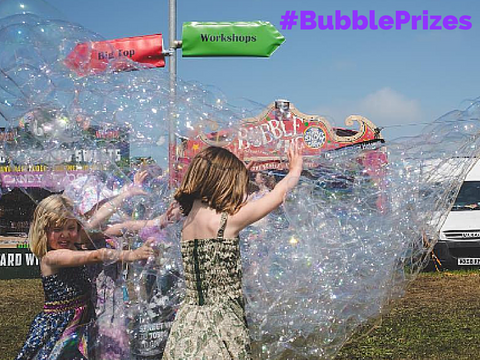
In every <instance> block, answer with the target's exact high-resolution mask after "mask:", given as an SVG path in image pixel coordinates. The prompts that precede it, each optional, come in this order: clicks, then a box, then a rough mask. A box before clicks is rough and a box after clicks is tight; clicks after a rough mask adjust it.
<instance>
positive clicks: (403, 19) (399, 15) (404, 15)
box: [395, 11, 410, 30]
mask: <svg viewBox="0 0 480 360" xmlns="http://www.w3.org/2000/svg"><path fill="white" fill-rule="evenodd" d="M409 21H410V14H409V13H408V12H407V11H397V12H396V13H395V29H397V30H402V24H408V22H409Z"/></svg>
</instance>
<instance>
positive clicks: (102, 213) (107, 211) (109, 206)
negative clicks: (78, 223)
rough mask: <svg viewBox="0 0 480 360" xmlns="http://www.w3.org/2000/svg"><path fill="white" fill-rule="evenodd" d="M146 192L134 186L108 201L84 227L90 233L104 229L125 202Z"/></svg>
mask: <svg viewBox="0 0 480 360" xmlns="http://www.w3.org/2000/svg"><path fill="white" fill-rule="evenodd" d="M145 194H146V192H145V191H144V190H142V188H140V187H138V186H132V187H130V188H129V189H128V190H126V191H124V192H122V193H120V194H119V195H117V196H115V197H114V198H112V199H110V200H108V201H107V202H105V203H104V204H103V205H102V206H100V208H99V209H98V210H97V211H95V213H94V214H93V215H92V217H91V218H90V219H88V221H86V223H85V224H83V226H84V227H85V230H87V231H90V230H96V229H99V228H101V227H102V225H103V224H105V223H106V222H107V221H108V219H109V218H110V217H111V216H112V215H113V214H114V213H115V212H117V211H118V209H120V207H121V206H122V204H123V202H124V201H125V200H126V199H128V198H130V197H132V196H135V195H145Z"/></svg>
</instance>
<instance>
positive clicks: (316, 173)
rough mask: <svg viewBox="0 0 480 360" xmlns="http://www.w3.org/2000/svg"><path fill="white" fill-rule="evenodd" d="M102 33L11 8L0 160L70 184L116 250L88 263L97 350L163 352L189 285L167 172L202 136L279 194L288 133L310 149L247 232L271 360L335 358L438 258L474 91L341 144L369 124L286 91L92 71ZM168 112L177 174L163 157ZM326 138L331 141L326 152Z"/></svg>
mask: <svg viewBox="0 0 480 360" xmlns="http://www.w3.org/2000/svg"><path fill="white" fill-rule="evenodd" d="M0 9H1V8H0ZM0 14H2V12H0ZM97 40H101V38H100V37H99V36H98V35H96V34H93V33H91V32H89V31H87V30H85V29H83V28H81V27H79V26H76V25H72V24H68V23H65V22H60V21H52V20H47V19H45V18H42V17H39V16H36V15H28V14H17V15H15V14H14V15H13V16H10V17H6V18H3V19H1V20H0V44H1V45H2V46H0V99H1V102H0V116H1V118H2V120H4V121H5V123H6V128H7V129H6V132H5V134H4V136H3V138H2V140H3V146H2V151H3V153H2V157H3V159H4V160H5V161H4V164H9V165H11V169H10V171H3V172H2V174H3V175H8V176H10V177H11V178H12V179H14V180H12V182H11V183H10V185H9V186H12V187H14V186H17V187H22V186H23V187H28V186H32V184H33V183H34V184H35V186H41V187H43V188H46V189H49V190H51V191H53V192H61V191H64V194H65V195H66V196H68V197H69V198H70V199H71V200H72V201H73V203H74V206H75V216H76V217H77V218H78V220H79V222H81V223H82V224H83V226H84V227H85V228H86V229H87V230H88V232H89V234H90V237H91V238H90V240H89V241H87V242H86V243H85V244H80V245H82V246H84V247H89V248H96V247H98V248H100V247H107V248H108V249H109V250H108V256H107V260H106V262H105V264H101V266H99V267H97V268H92V269H90V270H91V272H92V275H93V278H94V284H95V286H96V291H94V293H95V294H96V297H95V298H94V299H93V301H94V302H95V306H96V312H97V319H98V325H99V336H98V338H97V339H98V340H97V342H96V348H97V351H98V353H99V354H101V355H99V356H100V357H101V358H112V359H114V358H115V359H116V358H118V359H133V358H134V357H136V356H159V354H160V353H161V351H162V349H163V346H164V344H165V340H166V338H167V335H168V329H169V328H170V326H171V324H172V321H173V319H174V316H175V312H176V310H177V309H178V306H179V304H180V303H181V300H182V298H183V296H184V295H183V288H184V283H183V277H182V273H183V269H182V261H181V252H180V233H181V228H182V222H181V221H179V222H175V221H171V222H172V223H170V224H165V223H162V221H163V220H164V218H162V217H161V215H162V214H165V213H168V212H169V209H170V208H169V206H170V203H171V201H172V188H171V187H170V186H169V185H170V183H171V181H172V179H174V180H177V181H178V180H179V178H180V176H181V174H182V172H183V171H184V170H185V169H186V167H187V166H188V163H189V161H190V160H191V158H192V157H193V156H194V155H195V154H196V153H197V152H198V151H199V150H200V149H201V148H203V147H205V146H206V145H220V146H224V147H227V148H230V149H236V151H237V153H238V156H239V157H240V158H241V159H243V160H245V161H250V160H252V159H254V158H255V159H256V160H258V164H257V165H255V167H254V168H253V169H254V171H255V172H261V173H262V176H263V180H262V179H261V177H259V179H258V181H256V184H255V186H257V189H255V190H254V191H255V194H252V198H254V199H258V198H260V197H261V196H263V195H265V193H267V192H268V191H270V190H271V187H270V188H268V186H267V187H265V186H264V185H266V183H267V180H268V181H270V180H273V179H274V180H275V181H276V182H278V181H280V180H281V179H282V178H284V176H285V174H286V169H287V164H286V149H288V146H289V145H290V143H291V142H292V141H298V142H300V143H301V144H306V145H308V146H306V147H305V148H304V151H305V153H306V155H305V168H304V171H303V173H302V176H301V179H300V183H299V185H298V186H297V187H296V188H295V189H293V190H292V191H291V192H290V193H289V194H288V196H287V198H286V199H285V202H284V204H283V205H282V206H281V207H280V208H279V209H277V210H276V211H274V212H272V213H271V214H269V215H268V217H267V218H266V219H264V220H262V221H261V222H259V223H257V224H253V225H252V226H251V227H249V228H247V229H246V230H245V231H244V232H243V233H242V239H243V241H242V245H241V246H242V257H243V260H244V264H243V265H244V269H243V270H244V277H243V285H244V289H245V294H244V295H245V297H246V299H247V300H248V301H247V317H248V324H249V328H250V332H251V336H252V340H253V344H252V345H253V355H254V357H255V358H259V359H279V358H324V359H330V358H333V357H334V355H335V354H336V353H337V352H338V350H339V349H340V348H341V346H342V345H343V344H344V343H345V342H346V340H347V339H348V338H349V336H351V334H352V332H353V331H354V330H355V329H356V328H357V327H358V325H360V324H363V323H365V322H366V321H368V320H369V319H371V318H373V317H375V316H378V315H379V314H381V313H383V312H385V311H386V310H387V309H388V304H389V303H390V301H391V300H392V299H394V298H396V297H398V296H401V295H402V294H403V291H404V289H405V286H406V284H407V283H408V282H409V281H410V280H411V279H413V277H414V276H415V274H416V273H417V272H418V271H419V270H420V269H421V268H422V266H423V265H424V264H425V263H426V262H427V261H428V251H429V250H431V248H432V247H433V245H434V244H435V242H436V241H437V240H438V232H439V229H440V227H441V224H442V222H443V221H444V219H445V217H446V215H447V213H448V211H449V208H450V206H451V204H452V202H453V200H454V199H455V196H456V194H457V192H458V189H459V187H460V185H461V183H462V181H463V177H464V175H465V174H466V173H467V171H468V170H469V168H470V167H471V166H472V163H473V161H474V160H473V159H474V156H478V147H479V139H478V134H479V123H478V120H475V119H478V118H479V116H478V112H479V102H477V101H473V102H472V104H471V105H470V106H469V107H468V108H467V109H466V110H464V111H455V112H451V113H449V114H446V115H445V116H444V117H442V118H440V119H439V120H437V121H436V122H433V123H432V124H431V125H430V126H428V127H426V128H425V130H424V132H423V133H422V134H421V135H419V136H417V137H411V138H404V139H398V140H397V141H393V142H388V143H384V142H382V141H380V140H381V139H378V138H374V137H372V138H371V139H370V141H369V142H362V143H357V144H350V143H349V144H350V145H352V146H347V147H342V146H343V145H342V146H340V145H339V144H340V142H338V141H335V139H337V138H341V137H342V136H345V135H341V134H342V133H346V134H350V135H349V136H354V135H355V136H356V135H357V134H358V133H357V132H355V131H351V130H349V131H347V130H342V129H338V128H337V129H336V130H334V129H330V130H329V131H330V132H328V131H325V130H323V128H322V126H324V125H322V124H324V119H321V118H316V117H308V119H299V118H297V117H296V115H295V113H294V111H292V109H293V108H291V107H288V106H287V102H286V101H283V102H279V103H278V104H277V105H278V106H277V107H276V108H275V107H274V108H269V110H268V111H266V112H263V113H262V111H263V110H262V109H263V108H265V107H264V106H260V105H259V104H256V103H254V102H250V101H246V100H242V101H229V100H228V99H227V98H226V97H225V95H223V94H222V93H221V91H219V90H218V89H215V88H212V87H207V86H205V85H201V84H198V83H187V82H183V81H178V83H177V84H176V90H177V95H176V97H175V98H174V97H173V96H172V93H171V91H170V86H171V85H170V82H169V78H168V77H167V76H166V75H165V74H164V73H162V72H160V71H157V70H152V69H146V68H144V67H143V66H141V65H139V64H133V63H132V64H129V69H130V70H132V71H130V72H121V73H119V72H117V71H115V70H116V69H118V67H116V66H115V62H116V61H117V60H115V59H112V60H111V62H109V63H108V64H107V65H106V67H105V69H104V70H103V72H99V71H97V70H98V69H97V70H96V71H95V72H93V71H90V70H89V66H90V63H89V56H91V50H92V46H91V44H92V43H91V41H97ZM78 44H85V45H84V46H82V47H81V53H80V54H78V56H77V57H75V56H74V57H72V56H70V55H71V52H72V51H73V50H74V49H77V50H78V49H79V48H78V47H77V45H78ZM77 50H75V51H77ZM79 51H80V50H79ZM69 56H70V57H69ZM72 59H74V60H75V61H73V60H72ZM77 60H78V61H77ZM133 70H135V71H133ZM254 117H256V119H255V118H254ZM258 118H261V119H263V120H264V122H263V123H262V124H259V123H258ZM245 119H248V120H247V121H244V120H245ZM300 120H302V121H300ZM350 120H351V119H350ZM170 122H173V124H174V128H175V135H176V138H177V139H178V142H177V144H176V145H177V149H176V150H177V152H176V154H175V156H176V157H178V159H174V160H175V164H174V165H175V166H173V169H174V170H175V172H176V173H170V170H168V171H167V168H169V166H168V165H169V164H168V154H169V149H168V146H169V144H168V142H167V141H166V139H168V137H169V130H170V124H171V123H170ZM304 123H307V125H305V124H304ZM309 123H311V124H310V125H308V124H309ZM302 126H303V127H306V126H310V127H311V129H313V130H312V131H311V132H310V133H309V134H307V135H308V136H309V137H308V136H307V135H305V134H304V133H303V132H300V131H297V130H298V129H299V128H301V127H302ZM370 131H372V132H373V131H374V129H370ZM287 134H289V135H288V136H289V137H290V139H289V140H288V141H286V140H285V138H286V137H288V136H287ZM327 136H330V137H331V138H327ZM328 141H330V142H328ZM320 143H322V145H323V144H325V145H326V146H329V147H328V151H324V152H322V153H315V151H316V148H317V147H319V146H320V145H319V144H320ZM334 144H337V146H335V145H334ZM12 169H13V170H12ZM4 170H5V169H4ZM177 173H179V174H177ZM32 176H34V177H32ZM15 179H16V180H15ZM269 179H270V180H269ZM4 180H5V176H3V177H2V182H3V183H4V185H5V181H4ZM252 180H253V179H252ZM262 181H263V182H262ZM252 183H253V181H252ZM104 206H106V207H104ZM103 210H108V211H107V216H106V217H105V218H102V219H99V218H98V215H100V214H102V213H104V212H103ZM165 225H167V226H166V227H164V226H165ZM151 238H153V239H154V248H155V250H156V251H157V252H158V256H157V257H156V258H155V259H151V260H148V261H145V262H138V263H133V264H131V265H129V266H128V267H126V266H122V264H118V263H117V261H118V260H119V256H120V252H121V250H122V249H136V248H138V247H140V246H142V244H144V243H145V241H147V240H148V239H151ZM151 340H155V341H151ZM112 344H115V346H112Z"/></svg>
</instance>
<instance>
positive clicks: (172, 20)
mask: <svg viewBox="0 0 480 360" xmlns="http://www.w3.org/2000/svg"><path fill="white" fill-rule="evenodd" d="M168 5H169V6H168V23H169V30H168V33H169V34H168V35H169V47H170V49H169V52H170V56H169V64H168V70H169V72H170V105H169V126H168V170H169V174H170V187H173V186H174V184H175V181H174V180H175V175H176V171H175V162H176V160H177V155H176V153H177V144H176V139H175V132H176V126H175V121H176V119H175V103H176V95H177V85H176V84H177V54H176V49H177V47H178V46H177V0H168Z"/></svg>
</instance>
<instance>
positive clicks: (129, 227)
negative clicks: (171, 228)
mask: <svg viewBox="0 0 480 360" xmlns="http://www.w3.org/2000/svg"><path fill="white" fill-rule="evenodd" d="M180 215H181V214H180V205H179V204H178V202H176V201H174V202H172V203H171V204H170V206H169V207H168V209H167V211H166V212H165V213H164V214H162V215H160V216H158V217H156V218H155V219H152V220H130V221H125V222H122V223H118V224H114V225H112V226H109V227H108V228H107V229H106V230H105V231H104V232H103V233H104V234H105V235H107V236H122V235H123V233H124V232H125V231H133V232H137V231H140V230H142V229H143V228H145V227H152V226H157V227H159V228H160V229H163V228H165V227H166V226H167V225H168V224H171V223H174V222H176V221H178V220H179V219H180Z"/></svg>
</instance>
